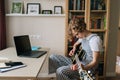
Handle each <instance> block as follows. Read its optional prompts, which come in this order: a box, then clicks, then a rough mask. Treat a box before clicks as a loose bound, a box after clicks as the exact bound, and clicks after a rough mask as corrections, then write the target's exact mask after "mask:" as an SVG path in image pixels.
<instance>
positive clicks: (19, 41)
mask: <svg viewBox="0 0 120 80" xmlns="http://www.w3.org/2000/svg"><path fill="white" fill-rule="evenodd" d="M14 43H15V47H16V51H17V56H22V57H31V58H39V57H41V56H42V55H44V54H46V53H47V51H32V49H31V44H30V39H29V36H28V35H22V36H14Z"/></svg>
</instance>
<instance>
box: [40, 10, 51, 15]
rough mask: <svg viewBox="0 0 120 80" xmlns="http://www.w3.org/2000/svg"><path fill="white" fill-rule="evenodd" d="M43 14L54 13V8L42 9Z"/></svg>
mask: <svg viewBox="0 0 120 80" xmlns="http://www.w3.org/2000/svg"><path fill="white" fill-rule="evenodd" d="M42 14H52V10H42Z"/></svg>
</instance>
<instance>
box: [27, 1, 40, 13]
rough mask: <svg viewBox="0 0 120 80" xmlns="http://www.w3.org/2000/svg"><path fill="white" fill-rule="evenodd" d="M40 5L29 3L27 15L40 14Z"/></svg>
mask: <svg viewBox="0 0 120 80" xmlns="http://www.w3.org/2000/svg"><path fill="white" fill-rule="evenodd" d="M40 11H41V6H40V3H27V14H40Z"/></svg>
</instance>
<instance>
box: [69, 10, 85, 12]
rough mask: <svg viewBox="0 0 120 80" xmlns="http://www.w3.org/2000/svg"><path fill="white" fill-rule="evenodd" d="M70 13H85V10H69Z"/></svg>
mask: <svg viewBox="0 0 120 80" xmlns="http://www.w3.org/2000/svg"><path fill="white" fill-rule="evenodd" d="M69 12H85V10H69Z"/></svg>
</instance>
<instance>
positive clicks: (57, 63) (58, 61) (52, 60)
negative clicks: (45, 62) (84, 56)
mask: <svg viewBox="0 0 120 80" xmlns="http://www.w3.org/2000/svg"><path fill="white" fill-rule="evenodd" d="M70 64H72V61H71V59H70V58H68V57H65V56H62V55H56V54H52V55H50V57H49V73H54V72H56V69H57V68H59V67H61V66H67V65H70Z"/></svg>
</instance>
